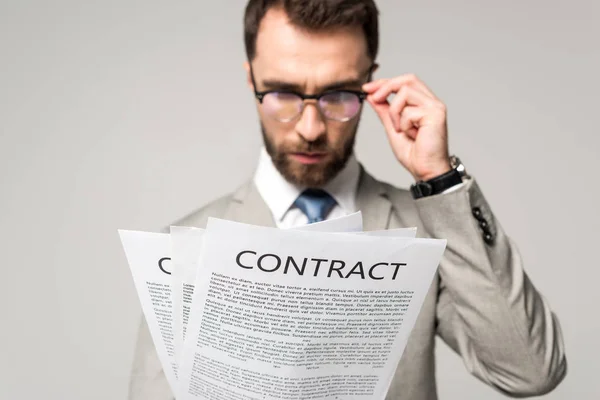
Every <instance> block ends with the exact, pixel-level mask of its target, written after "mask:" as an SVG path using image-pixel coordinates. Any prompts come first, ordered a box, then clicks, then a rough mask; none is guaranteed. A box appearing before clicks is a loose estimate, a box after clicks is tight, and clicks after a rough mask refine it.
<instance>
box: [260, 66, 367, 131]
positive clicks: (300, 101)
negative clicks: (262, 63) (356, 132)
mask: <svg viewBox="0 0 600 400" xmlns="http://www.w3.org/2000/svg"><path fill="white" fill-rule="evenodd" d="M373 68H374V65H372V66H371V67H369V70H368V71H367V72H368V78H367V81H370V80H371V74H372V71H373ZM250 76H251V79H252V84H253V86H254V96H255V97H256V99H257V100H258V101H259V103H260V104H261V105H262V107H263V110H264V111H265V113H266V114H267V115H269V116H270V117H271V118H274V119H276V120H277V121H280V122H290V121H292V120H294V119H296V118H297V117H298V116H299V115H301V114H302V112H303V111H304V106H305V104H306V103H305V100H315V101H316V105H317V108H318V109H319V111H320V112H321V115H323V116H324V117H325V118H327V119H330V120H333V121H339V122H346V121H350V120H351V119H352V118H354V117H355V116H356V115H357V114H358V112H359V111H360V108H361V106H362V103H363V101H364V100H365V98H366V97H367V93H365V92H363V91H360V90H328V91H325V92H323V93H320V94H311V95H308V94H301V93H297V92H294V91H293V90H266V91H263V92H259V91H257V90H256V81H255V80H254V72H253V71H252V67H250Z"/></svg>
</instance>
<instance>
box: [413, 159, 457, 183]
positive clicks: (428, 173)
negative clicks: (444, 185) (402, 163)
mask: <svg viewBox="0 0 600 400" xmlns="http://www.w3.org/2000/svg"><path fill="white" fill-rule="evenodd" d="M450 170H452V166H451V165H450V161H449V160H446V161H445V162H440V163H438V164H437V165H435V166H433V167H431V168H428V169H426V170H424V171H423V172H418V173H415V174H414V175H413V177H414V178H415V181H417V182H419V181H430V180H432V179H435V178H437V177H438V176H441V175H444V174H446V173H448V172H449V171H450Z"/></svg>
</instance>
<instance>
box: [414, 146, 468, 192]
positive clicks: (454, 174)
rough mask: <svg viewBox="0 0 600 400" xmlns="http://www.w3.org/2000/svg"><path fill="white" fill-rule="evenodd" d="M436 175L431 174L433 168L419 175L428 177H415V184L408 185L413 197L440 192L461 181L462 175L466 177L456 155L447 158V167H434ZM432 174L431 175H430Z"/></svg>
mask: <svg viewBox="0 0 600 400" xmlns="http://www.w3.org/2000/svg"><path fill="white" fill-rule="evenodd" d="M435 171H436V172H438V171H439V172H441V171H445V172H441V173H438V174H437V175H433V174H434V172H433V170H432V171H431V173H430V174H427V175H421V176H425V177H429V179H417V181H416V182H415V184H413V185H412V186H411V187H410V191H411V194H412V196H413V198H414V199H420V198H422V197H427V196H432V195H436V194H441V193H444V192H446V191H448V190H449V189H451V188H452V187H455V186H457V185H459V184H461V183H462V180H463V177H467V178H468V175H467V173H466V170H465V168H464V165H463V164H462V162H461V161H460V159H459V158H458V157H456V156H452V157H449V158H448V167H447V168H441V165H440V169H436V170H435ZM432 175H433V176H432Z"/></svg>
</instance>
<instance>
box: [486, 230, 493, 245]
mask: <svg viewBox="0 0 600 400" xmlns="http://www.w3.org/2000/svg"><path fill="white" fill-rule="evenodd" d="M483 241H484V242H486V243H487V244H489V245H491V244H492V243H494V236H493V235H492V234H491V233H489V232H485V233H484V234H483Z"/></svg>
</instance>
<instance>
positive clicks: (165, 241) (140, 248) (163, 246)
mask: <svg viewBox="0 0 600 400" xmlns="http://www.w3.org/2000/svg"><path fill="white" fill-rule="evenodd" d="M298 229H306V230H309V231H311V230H312V231H319V230H322V231H329V232H357V233H358V232H360V231H361V230H362V215H361V213H360V212H356V213H354V214H350V215H348V216H344V217H340V218H336V219H331V220H327V221H323V222H319V223H316V224H311V225H306V226H305V227H302V228H298ZM118 232H119V236H120V238H121V244H122V246H123V249H124V251H125V255H126V257H127V262H128V264H129V268H130V270H131V274H132V277H133V281H134V285H135V288H136V291H137V293H138V297H139V300H140V304H141V307H142V312H143V313H144V318H146V322H147V324H148V329H149V331H150V336H151V337H152V341H153V342H154V345H155V348H156V351H157V354H158V358H159V360H160V362H161V365H162V367H163V371H164V373H165V376H166V378H167V381H168V382H169V386H170V387H171V390H172V391H173V393H175V390H176V382H177V372H178V364H179V352H180V350H181V346H182V343H183V337H184V335H185V327H186V325H187V318H188V315H189V312H190V308H189V304H190V303H191V295H192V293H193V290H194V284H195V279H196V274H197V269H198V260H199V256H200V252H201V246H202V236H203V234H204V229H200V228H193V227H171V231H170V234H165V233H153V232H141V231H131V230H119V231H118ZM407 232H409V233H410V230H407ZM173 253H175V254H173Z"/></svg>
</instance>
